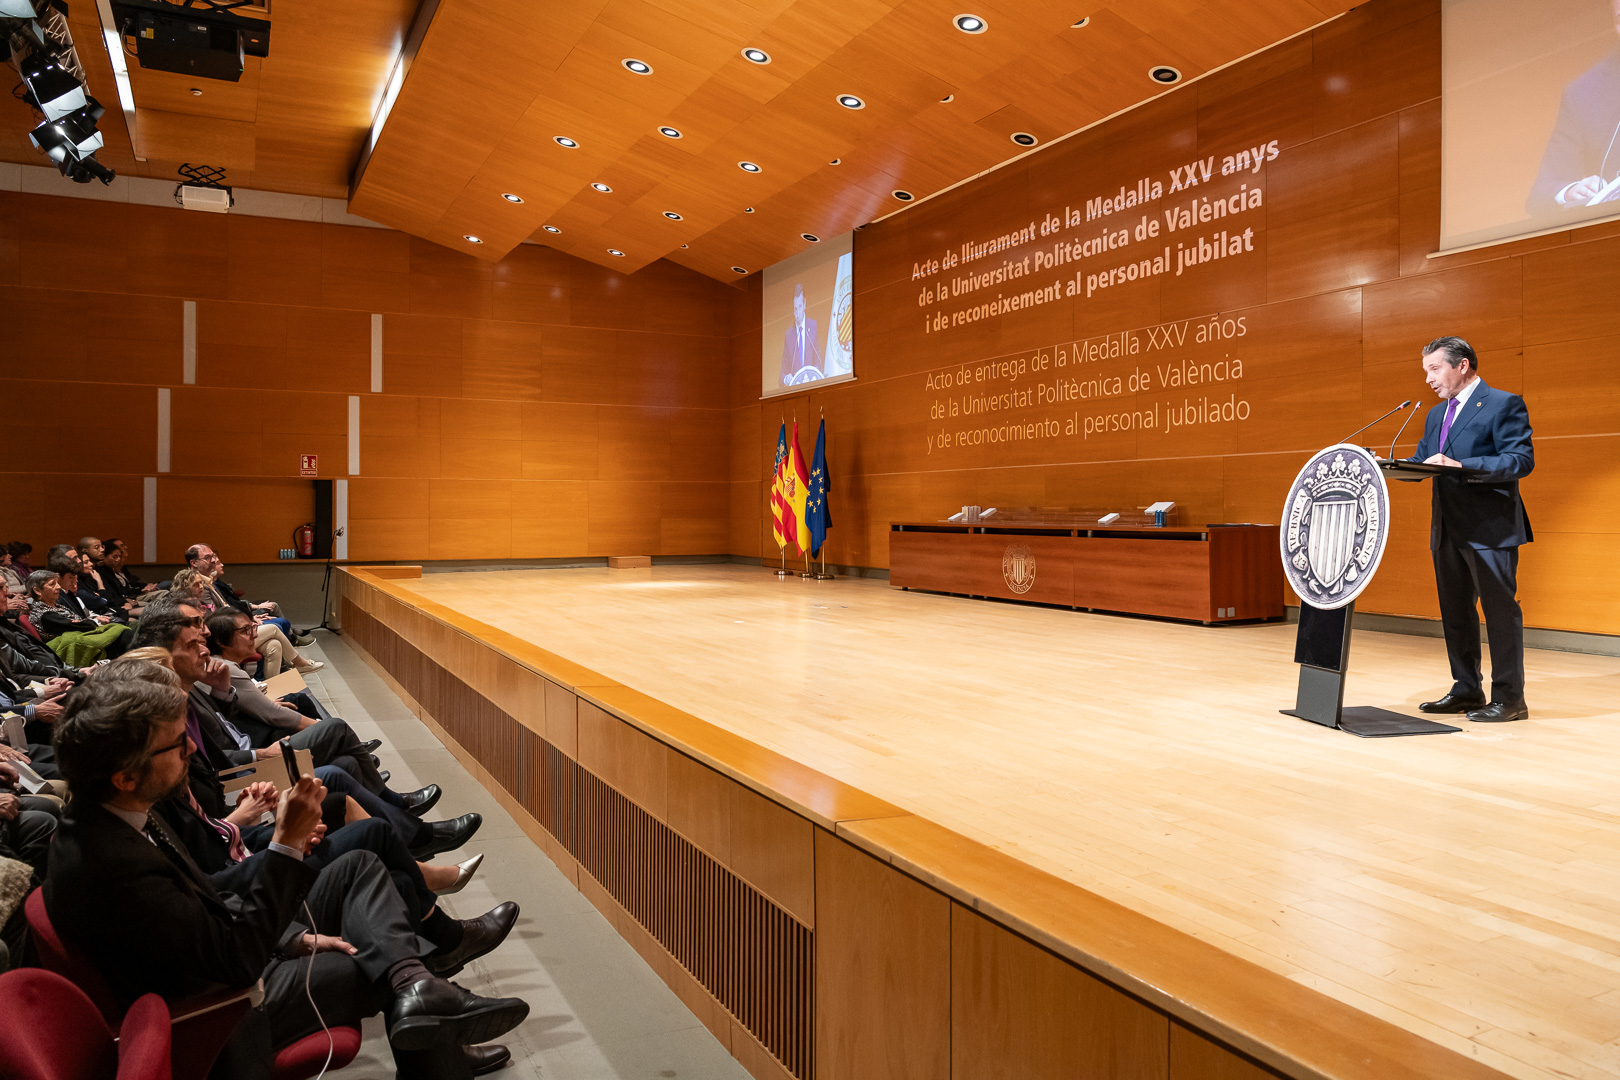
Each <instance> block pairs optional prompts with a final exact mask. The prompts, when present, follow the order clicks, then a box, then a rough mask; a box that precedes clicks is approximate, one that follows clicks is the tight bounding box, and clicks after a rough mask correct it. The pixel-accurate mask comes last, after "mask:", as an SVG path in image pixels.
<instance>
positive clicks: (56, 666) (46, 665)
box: [0, 593, 81, 683]
mask: <svg viewBox="0 0 1620 1080" xmlns="http://www.w3.org/2000/svg"><path fill="white" fill-rule="evenodd" d="M0 645H4V646H6V647H9V648H10V650H11V652H14V653H15V654H16V655H17V656H18V657H22V658H25V659H26V660H27V661H28V665H17V670H18V671H19V672H20V673H22V674H25V675H30V676H32V677H35V678H38V677H41V676H44V677H47V678H49V677H53V676H62V677H64V678H67V679H71V680H72V681H73V682H75V683H76V682H78V681H79V679H80V678H81V675H80V672H79V669H78V668H75V667H69V666H68V665H67V664H64V663H63V662H62V658H61V657H60V656H57V655H56V654H55V653H53V652H51V650H50V649H49V648H48V647H47V646H46V645H45V642H44V639H42V638H41V637H40V636H39V631H37V630H36V629H34V624H33V623H32V621H29V620H28V596H27V594H26V593H25V594H23V595H22V596H11V595H9V594H7V595H6V597H5V611H4V613H3V614H0ZM10 655H11V653H7V656H8V657H9V656H10ZM13 663H15V661H13ZM29 665H32V666H29ZM36 668H37V670H35V669H36Z"/></svg>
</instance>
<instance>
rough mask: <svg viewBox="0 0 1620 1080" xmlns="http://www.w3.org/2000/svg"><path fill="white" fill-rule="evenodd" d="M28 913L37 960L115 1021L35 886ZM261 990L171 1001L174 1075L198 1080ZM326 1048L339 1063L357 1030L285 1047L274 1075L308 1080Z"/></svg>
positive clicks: (110, 1003)
mask: <svg viewBox="0 0 1620 1080" xmlns="http://www.w3.org/2000/svg"><path fill="white" fill-rule="evenodd" d="M27 912H28V929H29V932H30V933H31V934H32V935H33V940H34V947H35V948H36V949H37V950H38V952H39V959H40V963H42V964H43V965H44V966H45V967H46V968H48V969H49V970H51V971H53V972H55V973H56V974H58V975H61V976H63V977H64V978H66V979H67V980H68V981H70V982H72V983H73V984H74V985H75V986H77V987H78V988H79V989H80V990H82V991H83V992H84V994H85V995H86V996H87V997H88V998H89V999H90V1000H91V1002H93V1003H94V1005H95V1006H96V1008H97V1009H98V1010H100V1012H101V1015H102V1017H103V1018H104V1020H105V1021H106V1024H107V1025H109V1026H110V1025H112V1024H116V1023H118V1022H119V1021H120V1020H121V1019H122V1010H121V1009H119V1007H118V1001H117V999H116V998H115V997H114V996H113V994H112V990H111V989H110V988H109V987H108V986H107V982H106V980H105V979H103V978H102V977H101V972H99V971H97V970H96V968H95V966H94V965H93V964H91V963H90V962H89V961H88V960H86V959H85V958H84V957H83V956H82V955H81V954H79V953H78V952H77V951H76V950H74V949H73V948H71V947H70V946H68V945H67V944H65V943H64V942H63V941H62V939H61V937H60V936H58V935H57V933H56V927H54V926H52V925H51V919H50V916H49V915H47V914H46V912H45V894H44V893H42V892H41V891H40V890H39V889H35V890H34V891H33V892H32V893H30V894H29V896H28V903H27ZM263 993H264V992H263V990H262V988H261V987H259V986H253V987H251V988H249V989H247V990H223V991H219V992H217V993H212V994H197V995H194V996H192V997H189V998H186V999H185V1000H183V1001H177V1002H175V1003H174V1005H173V1008H172V1014H173V1027H174V1038H173V1052H172V1069H173V1074H174V1080H203V1078H204V1077H206V1076H207V1075H208V1070H209V1069H211V1068H212V1067H213V1065H214V1059H215V1058H217V1057H219V1052H220V1050H221V1049H222V1048H223V1047H224V1045H225V1042H226V1040H227V1039H229V1038H230V1037H231V1032H233V1031H235V1030H236V1025H237V1024H238V1023H240V1022H241V1019H242V1017H243V1015H245V1014H246V1013H247V1011H248V1009H250V1008H252V1007H253V1006H254V1005H256V1004H257V1003H258V1002H259V1000H260V999H261V998H262V997H263ZM148 996H150V995H148ZM137 1004H138V1003H137ZM131 1011H133V1010H131ZM328 1049H330V1050H331V1052H332V1065H331V1067H332V1068H333V1069H341V1068H343V1067H344V1066H345V1065H347V1064H349V1063H350V1062H351V1061H353V1060H354V1059H355V1055H357V1054H358V1053H359V1052H360V1029H359V1028H354V1027H334V1028H332V1041H331V1043H330V1044H328V1042H327V1038H326V1034H325V1033H324V1032H316V1033H315V1034H314V1035H310V1036H308V1037H307V1038H303V1039H300V1040H299V1041H297V1042H295V1043H293V1044H292V1045H291V1046H288V1047H285V1048H284V1049H282V1051H281V1052H280V1053H278V1054H277V1055H276V1066H275V1073H274V1076H275V1080H307V1078H308V1077H311V1076H314V1075H316V1074H317V1073H319V1072H320V1071H321V1066H322V1065H324V1064H325V1063H326V1054H327V1051H328ZM165 1075H167V1074H165Z"/></svg>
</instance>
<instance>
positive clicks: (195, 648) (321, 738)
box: [136, 605, 483, 859]
mask: <svg viewBox="0 0 1620 1080" xmlns="http://www.w3.org/2000/svg"><path fill="white" fill-rule="evenodd" d="M136 645H137V647H146V646H155V647H157V648H161V649H165V650H167V651H168V652H169V655H170V657H171V658H172V660H171V666H172V667H173V668H174V672H175V674H177V675H179V676H180V678H181V679H182V680H183V682H184V683H185V685H186V686H188V687H189V693H188V702H189V707H188V710H187V717H188V723H189V724H190V725H191V735H192V739H193V741H194V742H195V743H196V745H197V748H198V750H199V755H198V756H199V758H201V759H202V761H204V762H205V763H206V764H207V765H208V766H209V768H210V769H212V770H213V771H214V772H218V771H219V770H221V769H228V768H230V767H232V766H234V765H245V764H248V763H249V762H252V761H254V760H257V759H260V758H269V757H275V756H277V755H279V754H280V753H281V749H280V747H279V746H278V745H277V744H276V743H275V742H274V741H273V740H274V739H276V738H278V737H279V735H278V734H277V733H275V732H274V730H273V729H269V728H268V726H266V727H265V728H264V729H263V733H262V735H261V739H262V741H261V742H260V743H259V744H258V745H255V743H254V741H253V740H252V739H250V738H249V737H248V736H247V735H246V734H244V733H243V731H242V729H241V728H240V727H239V726H238V725H237V723H236V722H235V720H236V719H237V718H241V717H244V716H245V715H246V714H245V713H244V712H243V711H242V710H241V709H240V708H239V703H238V697H239V694H238V691H237V690H236V688H235V687H233V686H232V685H231V681H230V673H229V670H228V667H227V665H226V664H225V663H224V662H223V661H221V660H219V659H218V658H216V657H213V656H210V655H209V652H208V645H207V642H206V639H205V636H204V630H203V622H202V619H201V617H200V615H199V614H198V612H197V610H196V609H195V608H192V607H189V606H186V605H181V606H180V607H179V608H178V609H175V610H172V611H171V610H158V611H154V612H149V613H148V614H147V615H146V616H145V617H143V618H142V619H141V629H140V633H139V636H138V637H137V639H136ZM252 692H253V693H259V691H258V690H257V688H255V689H254V690H253V691H252ZM261 696H262V695H261ZM265 735H268V738H264V736H265ZM290 742H291V745H292V747H293V749H295V750H308V751H309V752H310V756H311V757H312V758H313V759H314V762H315V764H316V766H317V767H318V768H317V770H316V771H317V775H323V774H322V773H321V769H322V768H331V769H333V770H334V771H340V772H342V773H346V774H347V775H348V777H351V778H352V779H353V781H354V783H353V785H352V787H351V785H349V784H347V783H344V782H343V780H341V779H339V778H337V777H334V778H333V779H334V782H335V786H336V787H338V788H340V789H345V790H344V794H346V795H349V796H350V797H352V798H354V799H355V801H356V802H358V803H359V804H360V805H361V806H362V807H363V808H364V809H365V811H366V812H367V813H368V814H370V815H371V816H373V817H381V818H384V819H386V820H388V821H389V822H390V824H392V825H393V826H394V828H395V831H396V832H398V833H399V834H400V838H401V839H402V840H403V841H404V842H405V843H406V844H407V845H409V847H410V849H411V852H412V854H414V855H415V856H416V857H418V858H423V859H425V858H428V857H430V856H433V855H439V854H442V853H444V852H446V851H453V850H455V849H456V848H459V847H461V846H462V845H463V844H465V843H466V842H467V841H468V840H470V839H472V836H473V834H474V833H475V832H477V831H478V827H479V826H480V825H482V824H483V817H482V816H481V815H479V814H463V815H462V816H461V817H459V818H455V819H454V820H451V821H437V822H425V821H422V820H421V819H420V818H419V817H418V816H417V815H419V814H424V813H426V812H427V811H428V810H429V809H430V808H431V807H432V806H433V805H434V804H435V803H437V802H438V799H439V795H440V790H439V787H438V785H436V784H429V785H428V786H426V787H424V788H420V789H418V790H416V791H413V792H410V793H408V794H400V793H399V792H395V791H391V790H389V788H388V786H387V785H386V784H384V783H383V780H382V777H381V776H380V775H379V774H378V771H377V759H376V758H375V757H373V756H372V753H373V751H375V750H376V749H377V746H378V743H376V742H367V743H362V742H361V741H360V739H359V736H357V735H356V734H355V733H354V729H353V728H351V727H349V725H348V724H347V723H345V722H344V721H343V720H341V719H339V718H336V717H333V718H332V719H330V720H322V721H319V722H317V723H315V724H312V725H310V726H309V727H306V728H303V729H302V730H300V731H298V732H297V733H295V734H293V735H291V736H290ZM324 775H330V774H324ZM216 785H217V782H216ZM204 807H205V809H207V811H208V812H209V813H210V814H212V815H214V816H215V817H223V816H224V815H225V808H224V794H223V791H220V792H218V793H217V795H216V796H215V797H213V798H211V799H209V800H207V801H205V802H204Z"/></svg>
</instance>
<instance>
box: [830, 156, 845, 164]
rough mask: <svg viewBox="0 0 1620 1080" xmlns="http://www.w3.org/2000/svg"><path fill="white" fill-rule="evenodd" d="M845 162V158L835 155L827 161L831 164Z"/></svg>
mask: <svg viewBox="0 0 1620 1080" xmlns="http://www.w3.org/2000/svg"><path fill="white" fill-rule="evenodd" d="M843 163H844V159H843V158H841V157H835V158H833V159H832V160H831V161H829V162H827V164H829V165H842V164H843Z"/></svg>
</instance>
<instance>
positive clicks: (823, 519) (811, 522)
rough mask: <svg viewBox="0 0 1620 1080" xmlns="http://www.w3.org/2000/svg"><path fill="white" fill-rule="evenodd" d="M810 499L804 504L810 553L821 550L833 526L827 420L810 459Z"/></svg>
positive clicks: (817, 433)
mask: <svg viewBox="0 0 1620 1080" xmlns="http://www.w3.org/2000/svg"><path fill="white" fill-rule="evenodd" d="M807 486H808V488H809V496H810V497H809V499H808V500H806V502H805V504H804V523H805V525H807V526H808V527H809V529H810V554H812V555H814V554H815V553H816V552H818V551H820V550H821V545H822V542H823V541H825V540H826V539H827V530H828V529H830V528H832V511H831V510H830V509H828V507H827V493H828V492H829V491H830V490H831V489H832V480H831V478H829V477H828V476H827V421H825V420H823V421H822V422H821V427H820V428H819V429H817V431H816V453H815V456H814V457H813V458H811V459H810V483H809V484H808V485H807Z"/></svg>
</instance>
